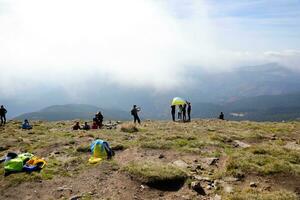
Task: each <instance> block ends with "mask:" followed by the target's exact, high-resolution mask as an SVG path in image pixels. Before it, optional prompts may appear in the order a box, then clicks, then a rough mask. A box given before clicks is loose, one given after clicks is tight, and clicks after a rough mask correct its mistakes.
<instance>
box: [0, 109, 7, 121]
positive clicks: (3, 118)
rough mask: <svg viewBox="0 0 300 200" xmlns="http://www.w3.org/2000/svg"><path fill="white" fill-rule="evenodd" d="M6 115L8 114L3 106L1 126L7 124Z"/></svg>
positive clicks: (0, 112)
mask: <svg viewBox="0 0 300 200" xmlns="http://www.w3.org/2000/svg"><path fill="white" fill-rule="evenodd" d="M6 113H7V110H6V109H5V108H4V106H3V105H1V108H0V118H1V125H4V124H5V123H6Z"/></svg>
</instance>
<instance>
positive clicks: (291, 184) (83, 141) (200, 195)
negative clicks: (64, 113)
mask: <svg viewBox="0 0 300 200" xmlns="http://www.w3.org/2000/svg"><path fill="white" fill-rule="evenodd" d="M19 124H20V122H15V121H11V122H9V123H8V124H7V126H5V127H0V137H1V141H0V156H1V157H2V156H4V155H6V153H7V152H9V151H15V152H26V151H28V152H32V153H34V154H35V155H37V156H40V157H44V158H45V159H46V160H47V162H48V165H47V166H46V167H45V168H44V169H43V170H42V171H41V172H33V173H31V174H26V173H16V174H11V175H9V176H6V177H5V176H4V170H3V164H1V165H0V166H1V170H0V175H1V176H0V199H74V200H75V199H123V200H125V199H212V200H214V199H215V200H217V199H262V200H264V199H284V200H285V199H299V197H300V196H299V195H300V150H299V147H300V132H299V131H300V122H287V123H271V122H270V123H256V122H248V121H245V122H230V121H219V120H196V121H193V122H191V123H173V122H167V121H147V122H144V123H143V124H142V125H141V126H138V127H137V128H138V132H134V133H130V131H129V132H126V131H125V132H124V131H122V130H121V129H120V128H121V127H122V126H127V125H128V124H129V123H124V124H121V125H118V128H117V129H101V130H96V131H71V130H70V127H71V125H72V124H73V122H71V121H64V122H41V121H36V122H34V123H33V125H34V129H33V130H31V131H22V130H20V129H19ZM96 138H100V139H104V140H107V141H108V142H109V143H110V144H111V146H112V147H113V148H114V149H116V151H115V152H116V155H115V156H114V157H113V159H112V160H109V161H103V162H101V163H99V164H95V165H91V164H89V163H88V158H89V156H90V152H89V151H88V150H89V145H90V143H91V141H93V140H94V139H96ZM141 163H142V166H146V167H147V168H143V170H145V169H147V170H149V169H150V170H151V163H156V164H158V165H161V166H172V167H175V168H176V169H179V170H181V171H182V172H184V174H186V178H185V182H184V184H183V185H181V186H180V187H179V188H176V189H175V190H174V188H172V187H173V186H171V185H172V183H170V182H166V183H165V187H164V188H159V187H155V186H154V187H152V186H153V185H151V186H149V185H150V184H148V182H147V181H148V179H151V180H152V179H155V176H158V175H155V174H154V175H153V173H152V172H151V171H149V172H148V171H146V170H145V171H144V172H143V173H138V172H137V173H135V171H134V170H137V169H138V168H135V166H136V165H137V166H139V164H141ZM149 163H150V164H149ZM148 165H149V166H150V167H149V166H148ZM128 166H131V167H132V169H131V168H129V167H128ZM155 169H156V171H158V172H157V173H158V174H159V171H160V168H155ZM162 173H164V172H163V167H162ZM137 174H138V176H137ZM139 176H142V177H139ZM143 176H144V177H143ZM153 177H154V178H153ZM156 178H157V177H156ZM195 185H196V186H195ZM199 187H200V188H201V189H200V191H199Z"/></svg>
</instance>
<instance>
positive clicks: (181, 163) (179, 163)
mask: <svg viewBox="0 0 300 200" xmlns="http://www.w3.org/2000/svg"><path fill="white" fill-rule="evenodd" d="M173 165H175V166H176V167H179V168H182V169H186V168H188V166H189V165H188V164H187V163H186V162H184V161H183V160H176V161H174V162H173Z"/></svg>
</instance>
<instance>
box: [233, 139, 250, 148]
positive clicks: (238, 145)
mask: <svg viewBox="0 0 300 200" xmlns="http://www.w3.org/2000/svg"><path fill="white" fill-rule="evenodd" d="M234 143H235V145H237V146H236V147H241V148H248V147H250V146H251V145H250V144H247V143H245V142H242V141H239V140H234Z"/></svg>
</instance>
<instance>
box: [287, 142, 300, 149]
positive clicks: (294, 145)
mask: <svg viewBox="0 0 300 200" xmlns="http://www.w3.org/2000/svg"><path fill="white" fill-rule="evenodd" d="M284 148H286V149H291V150H298V151H300V144H297V143H296V142H288V143H287V144H286V145H284Z"/></svg>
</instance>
